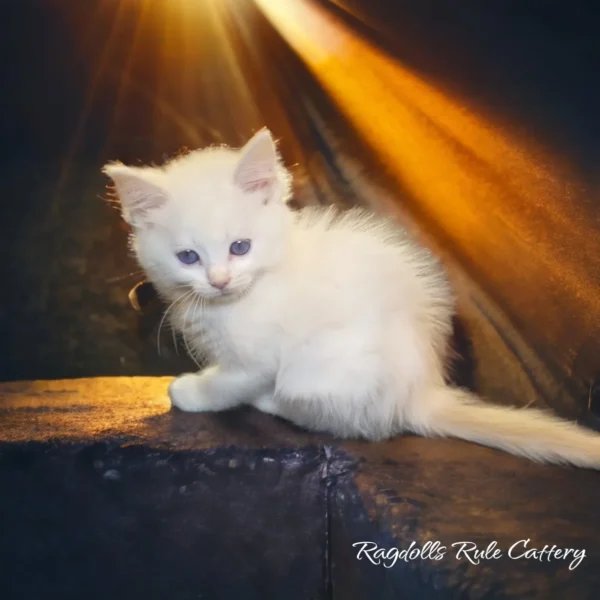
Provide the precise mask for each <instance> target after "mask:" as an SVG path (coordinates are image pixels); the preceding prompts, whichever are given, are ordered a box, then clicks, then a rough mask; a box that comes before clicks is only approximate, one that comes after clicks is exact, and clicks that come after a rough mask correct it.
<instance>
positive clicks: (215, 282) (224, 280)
mask: <svg viewBox="0 0 600 600" xmlns="http://www.w3.org/2000/svg"><path fill="white" fill-rule="evenodd" d="M230 281H231V277H220V278H219V279H211V280H210V285H212V286H213V287H214V288H217V289H218V290H222V289H224V288H225V287H227V284H228V283H229V282H230Z"/></svg>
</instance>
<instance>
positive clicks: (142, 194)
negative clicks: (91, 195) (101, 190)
mask: <svg viewBox="0 0 600 600" xmlns="http://www.w3.org/2000/svg"><path fill="white" fill-rule="evenodd" d="M102 172H103V173H104V174H105V175H108V177H110V178H111V179H112V180H113V182H114V184H115V187H116V188H117V194H118V196H119V200H120V201H121V214H122V216H123V219H125V221H127V223H129V224H130V225H131V226H132V227H143V226H144V225H148V224H149V223H150V222H151V221H152V214H153V213H154V211H156V210H157V209H159V208H161V207H162V206H164V205H165V203H166V202H167V194H166V192H165V191H164V190H163V189H162V188H161V186H160V185H159V184H158V182H157V181H155V180H156V177H154V176H153V175H155V173H154V172H153V170H152V169H149V168H145V169H144V168H138V167H127V166H125V165H121V164H118V163H113V164H108V165H105V166H104V167H103V169H102Z"/></svg>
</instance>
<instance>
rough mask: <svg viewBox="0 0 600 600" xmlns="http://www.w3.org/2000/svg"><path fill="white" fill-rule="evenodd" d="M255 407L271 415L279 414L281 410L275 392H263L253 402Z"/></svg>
mask: <svg viewBox="0 0 600 600" xmlns="http://www.w3.org/2000/svg"><path fill="white" fill-rule="evenodd" d="M252 404H253V405H254V407H255V408H257V409H258V410H260V411H261V412H264V413H267V414H269V415H278V414H279V410H278V408H277V403H276V402H275V396H274V395H273V393H270V394H263V395H262V396H259V397H258V398H256V400H254V402H253V403H252Z"/></svg>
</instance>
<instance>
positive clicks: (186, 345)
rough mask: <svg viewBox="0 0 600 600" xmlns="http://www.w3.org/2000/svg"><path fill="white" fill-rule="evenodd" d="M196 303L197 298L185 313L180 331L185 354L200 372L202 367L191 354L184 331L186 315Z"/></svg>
mask: <svg viewBox="0 0 600 600" xmlns="http://www.w3.org/2000/svg"><path fill="white" fill-rule="evenodd" d="M197 302H198V296H197V297H196V298H195V302H193V303H192V304H190V305H189V306H188V308H187V310H186V312H185V316H184V318H183V330H182V337H183V343H184V344H185V349H186V350H187V353H188V355H189V357H190V358H191V359H192V360H193V361H194V363H195V364H196V366H197V367H198V370H201V369H202V367H201V366H200V364H199V363H198V361H197V360H196V357H195V355H194V353H193V352H192V350H191V348H190V345H189V344H188V340H187V337H186V335H185V330H186V329H187V319H188V315H189V313H190V309H191V307H192V306H195V305H196V303H197Z"/></svg>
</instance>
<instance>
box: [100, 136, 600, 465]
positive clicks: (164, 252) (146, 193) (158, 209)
mask: <svg viewBox="0 0 600 600" xmlns="http://www.w3.org/2000/svg"><path fill="white" fill-rule="evenodd" d="M105 172H106V173H107V174H108V175H109V176H110V177H111V178H112V179H113V181H114V183H115V185H116V188H117V192H118V194H119V196H120V198H121V202H122V205H123V215H124V217H125V218H126V219H127V220H128V222H129V223H131V225H132V227H133V229H134V248H135V252H136V254H137V257H138V260H139V262H140V264H141V266H142V267H143V268H144V269H145V271H146V273H147V274H148V276H149V278H150V279H151V280H152V282H153V283H154V284H155V286H156V288H157V289H158V290H159V292H160V294H161V295H162V296H163V297H164V298H165V299H166V300H167V301H168V302H169V303H170V304H171V307H170V309H169V314H170V316H171V319H172V322H173V324H174V326H175V327H176V328H177V329H179V330H180V331H182V332H183V334H184V336H185V339H186V340H187V342H188V344H189V349H190V352H191V353H192V355H198V354H199V353H206V354H207V355H208V357H209V359H210V362H211V363H212V365H213V366H211V367H209V368H208V369H206V370H204V371H203V372H201V373H197V374H186V375H182V376H181V377H179V378H177V379H176V380H175V381H174V382H173V383H172V385H171V386H170V389H169V393H170V396H171V399H172V402H173V404H174V405H175V406H177V407H179V408H181V409H183V410H186V411H214V410H223V409H227V408H230V407H233V406H236V405H239V404H242V403H250V404H253V405H254V406H255V407H257V408H258V409H260V410H262V411H264V412H267V413H270V414H275V415H279V416H281V417H283V418H285V419H288V420H290V421H292V422H294V423H296V424H298V425H300V426H304V427H307V428H309V429H313V430H319V431H329V432H331V433H333V434H335V435H337V436H340V437H364V438H367V439H369V440H380V439H384V438H388V437H390V436H393V435H395V434H397V433H399V432H401V431H403V430H412V431H415V432H418V433H422V434H424V435H437V436H440V435H441V436H454V437H459V438H463V439H466V440H471V441H474V442H477V443H481V444H485V445H489V446H493V447H496V448H500V449H502V450H506V451H508V452H512V453H514V454H517V455H521V456H526V457H528V458H531V459H533V460H539V461H549V462H568V463H572V464H575V465H580V466H585V467H592V468H599V467H600V436H598V435H595V434H594V433H591V432H588V431H587V430H584V429H581V428H579V427H577V426H576V425H574V424H570V423H567V422H566V421H561V420H559V419H558V418H555V417H552V416H549V415H546V414H544V413H542V412H540V411H535V410H526V409H520V410H519V409H510V408H502V407H497V406H492V405H488V404H485V403H483V402H481V401H480V400H478V399H477V398H476V397H474V396H473V395H471V394H469V393H468V392H466V391H464V390H459V389H455V388H452V387H449V386H447V385H446V383H445V375H446V373H445V367H446V363H447V352H448V340H449V336H450V333H451V318H452V315H453V311H454V298H453V295H452V292H451V289H450V286H449V284H448V282H447V280H446V277H445V274H444V271H443V269H442V267H441V265H439V264H438V261H436V260H435V259H434V258H433V257H432V256H431V255H430V254H429V253H428V252H427V251H425V250H424V249H422V248H420V247H418V246H416V245H415V244H414V242H412V241H411V240H409V239H407V237H406V236H405V234H404V233H403V232H402V231H401V230H400V229H399V228H398V227H397V226H395V225H394V224H393V223H391V222H388V221H385V220H382V219H380V218H376V217H375V216H373V215H371V214H370V213H368V212H366V211H364V210H361V209H353V210H350V211H347V212H344V213H340V212H337V211H336V210H335V209H333V208H329V209H314V208H313V209H304V210H303V211H300V212H298V213H293V212H292V211H290V210H289V209H288V207H287V206H286V201H287V199H288V197H289V193H290V182H289V176H288V174H287V172H286V171H285V169H284V168H283V167H282V166H281V164H280V161H279V157H278V154H277V151H276V148H275V145H274V142H273V140H272V138H271V136H270V134H269V132H268V131H266V130H263V131H261V132H259V133H258V134H257V135H256V136H254V138H253V139H252V140H250V142H249V143H248V144H247V145H246V146H245V147H244V148H243V149H241V150H232V149H229V148H210V149H206V150H201V151H197V152H194V153H192V154H190V155H187V156H185V157H181V158H178V159H176V160H174V161H172V162H171V163H168V164H167V165H165V166H164V167H162V168H141V169H140V168H131V167H125V166H123V165H118V164H113V165H107V166H106V167H105ZM238 239H250V240H252V248H251V250H250V252H249V253H248V254H247V255H245V256H231V255H230V254H229V246H230V244H231V243H232V242H233V241H235V240H238ZM185 249H190V250H194V251H196V252H197V253H198V254H199V255H200V256H201V258H202V262H203V264H202V265H199V264H194V265H190V266H187V265H183V264H181V263H180V262H179V261H178V259H177V258H176V253H177V252H178V251H180V250H185ZM213 277H218V278H227V279H230V283H229V285H228V286H227V287H226V288H225V289H224V290H223V291H221V290H218V289H215V288H214V287H213V286H211V285H210V282H211V280H212V279H211V278H213Z"/></svg>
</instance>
